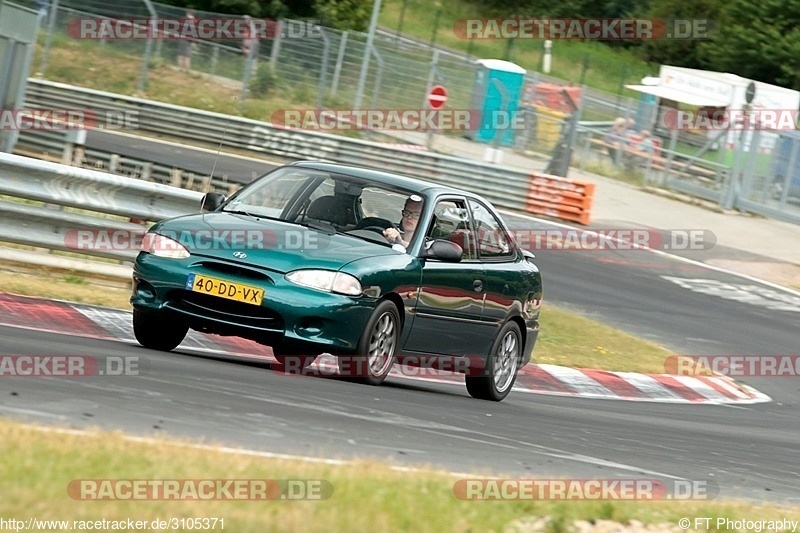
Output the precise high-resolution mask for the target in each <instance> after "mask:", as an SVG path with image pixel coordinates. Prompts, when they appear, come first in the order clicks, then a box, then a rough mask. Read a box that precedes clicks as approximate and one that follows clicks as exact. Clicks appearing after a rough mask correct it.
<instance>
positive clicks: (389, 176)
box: [292, 161, 486, 201]
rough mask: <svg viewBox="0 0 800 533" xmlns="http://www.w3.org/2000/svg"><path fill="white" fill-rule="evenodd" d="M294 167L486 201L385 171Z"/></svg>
mask: <svg viewBox="0 0 800 533" xmlns="http://www.w3.org/2000/svg"><path fill="white" fill-rule="evenodd" d="M292 165H293V166H299V167H303V168H311V169H314V170H321V171H323V172H332V173H337V174H344V175H349V176H354V177H356V178H360V179H365V180H374V181H377V182H379V183H385V184H387V185H391V186H394V187H399V188H403V189H408V190H411V191H414V192H418V193H424V194H425V195H426V196H429V197H435V196H439V195H442V194H461V195H464V196H469V197H472V198H480V199H481V200H483V201H486V200H485V199H484V198H483V197H482V196H481V195H479V194H475V193H472V192H469V191H465V190H464V189H459V188H457V187H450V186H449V185H442V184H438V183H431V182H429V181H425V180H421V179H418V178H412V177H411V176H405V175H403V174H395V173H393V172H385V171H383V170H377V169H374V168H367V167H359V166H354V165H341V164H337V163H323V162H321V161H296V162H294V163H292Z"/></svg>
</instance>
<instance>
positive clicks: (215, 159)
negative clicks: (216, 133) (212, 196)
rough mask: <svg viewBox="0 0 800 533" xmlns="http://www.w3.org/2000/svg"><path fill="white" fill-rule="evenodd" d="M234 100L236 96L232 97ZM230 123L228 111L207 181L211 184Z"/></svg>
mask: <svg viewBox="0 0 800 533" xmlns="http://www.w3.org/2000/svg"><path fill="white" fill-rule="evenodd" d="M233 99H234V101H235V100H236V97H235V96H234V97H233ZM230 123H231V114H230V113H228V118H227V119H226V120H225V127H224V128H223V130H222V138H221V139H220V140H219V146H217V155H215V156H214V164H213V165H212V166H211V176H209V179H208V183H209V185H210V184H211V181H212V180H213V179H214V172H215V171H216V170H217V161H218V160H219V154H220V152H221V151H222V143H224V142H225V135H226V134H227V133H228V125H229V124H230Z"/></svg>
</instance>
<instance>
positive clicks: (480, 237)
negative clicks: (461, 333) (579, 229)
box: [469, 198, 530, 335]
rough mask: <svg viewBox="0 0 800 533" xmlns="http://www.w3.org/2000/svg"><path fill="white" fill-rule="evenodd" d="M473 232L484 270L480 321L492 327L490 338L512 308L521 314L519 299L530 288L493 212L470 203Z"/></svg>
mask: <svg viewBox="0 0 800 533" xmlns="http://www.w3.org/2000/svg"><path fill="white" fill-rule="evenodd" d="M469 207H470V211H471V213H472V220H473V229H474V231H475V234H476V236H477V242H476V245H477V249H478V257H479V258H480V260H481V262H482V263H483V268H484V277H485V284H484V294H485V301H484V307H483V321H484V322H486V323H488V324H490V325H491V327H492V335H494V332H495V331H496V330H497V329H498V328H499V327H500V326H501V325H502V323H503V322H504V321H505V320H506V318H507V317H508V316H509V312H510V311H511V310H512V307H514V306H516V307H517V308H519V311H520V312H521V306H522V304H521V303H520V298H522V299H523V300H524V298H525V294H524V292H525V288H526V287H528V285H529V284H530V283H529V281H528V280H526V278H525V276H524V274H523V272H522V271H521V269H520V268H518V267H517V259H518V258H517V250H516V249H515V248H514V246H513V241H512V240H511V239H510V237H509V236H508V234H507V232H506V231H505V230H504V229H503V226H502V224H501V223H500V221H499V220H498V218H497V217H496V216H495V214H494V213H493V212H492V210H491V209H490V208H489V207H488V206H486V205H484V204H483V203H481V202H478V201H477V200H475V199H472V198H470V199H469Z"/></svg>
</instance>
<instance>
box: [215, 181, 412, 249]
mask: <svg viewBox="0 0 800 533" xmlns="http://www.w3.org/2000/svg"><path fill="white" fill-rule="evenodd" d="M409 199H413V200H418V203H414V204H413V206H414V209H413V210H409V209H406V207H408V206H409V205H412V204H409V203H408V202H409ZM422 205H423V202H422V198H421V197H419V196H417V195H416V194H414V192H413V191H409V190H405V189H400V188H397V187H392V186H389V185H386V184H383V183H379V182H376V181H371V180H366V179H361V178H356V177H353V176H346V175H341V174H334V173H327V172H321V171H318V170H313V169H307V168H303V167H286V168H283V169H280V170H278V171H276V172H273V173H271V174H268V175H267V176H264V177H263V178H261V179H259V180H258V181H256V182H254V183H253V184H251V185H249V186H248V187H246V188H244V189H242V190H241V191H239V193H237V194H236V195H235V196H234V197H232V198H231V200H230V201H229V202H228V203H227V204H226V205H225V207H224V208H223V209H222V210H223V211H227V212H238V213H242V214H246V215H250V216H254V217H263V218H271V219H275V220H283V221H286V222H290V223H294V224H300V225H303V226H307V227H310V228H314V229H317V230H320V231H329V232H331V233H334V232H336V233H345V234H347V235H350V236H353V237H357V238H361V239H365V240H370V241H374V242H378V243H381V244H386V245H387V246H388V245H391V243H389V242H388V241H387V239H386V238H385V237H384V236H383V235H382V232H383V230H385V229H386V228H389V227H396V228H398V230H399V231H400V234H401V235H404V234H407V235H406V237H407V238H406V237H404V239H405V241H406V242H409V241H410V240H411V238H412V237H413V228H411V226H412V224H411V223H409V222H407V221H405V220H404V219H411V218H412V217H415V219H418V218H419V216H420V215H419V213H421V209H422ZM404 211H413V213H410V214H408V215H407V216H405V217H404V216H403V213H404ZM415 221H416V220H415ZM415 221H414V222H415ZM413 225H414V226H416V224H413Z"/></svg>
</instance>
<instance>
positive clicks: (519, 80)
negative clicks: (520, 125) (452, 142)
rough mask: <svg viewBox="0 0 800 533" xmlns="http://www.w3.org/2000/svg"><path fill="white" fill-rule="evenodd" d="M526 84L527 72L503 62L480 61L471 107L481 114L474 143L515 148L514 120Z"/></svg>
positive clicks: (473, 135) (474, 133)
mask: <svg viewBox="0 0 800 533" xmlns="http://www.w3.org/2000/svg"><path fill="white" fill-rule="evenodd" d="M524 83H525V69H524V68H522V67H520V66H519V65H516V64H514V63H511V62H509V61H503V60H501V59H481V60H480V61H478V72H477V75H476V78H475V86H474V89H473V92H472V106H471V108H470V109H474V110H476V111H479V112H480V113H481V121H480V125H479V127H478V129H477V130H471V131H470V132H469V135H468V138H470V139H471V140H474V141H477V142H482V143H489V144H497V145H500V146H513V144H514V120H515V117H516V114H517V108H518V106H519V101H520V98H521V97H522V91H523V86H524Z"/></svg>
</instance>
